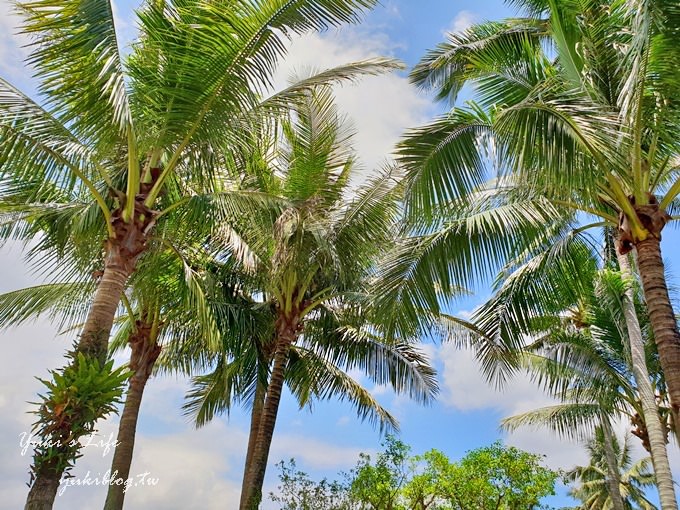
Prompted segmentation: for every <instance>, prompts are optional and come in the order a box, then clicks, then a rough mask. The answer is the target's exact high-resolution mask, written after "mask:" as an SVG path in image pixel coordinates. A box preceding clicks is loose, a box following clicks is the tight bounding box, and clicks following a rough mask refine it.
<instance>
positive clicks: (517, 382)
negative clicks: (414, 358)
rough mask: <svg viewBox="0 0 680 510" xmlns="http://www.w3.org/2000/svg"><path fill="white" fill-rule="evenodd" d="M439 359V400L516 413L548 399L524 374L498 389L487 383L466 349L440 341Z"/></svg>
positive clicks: (465, 408)
mask: <svg viewBox="0 0 680 510" xmlns="http://www.w3.org/2000/svg"><path fill="white" fill-rule="evenodd" d="M439 359H440V360H441V361H442V363H443V364H444V370H443V372H442V378H443V388H442V401H443V402H444V403H445V404H448V405H450V406H452V407H455V408H456V409H459V410H461V411H472V410H479V409H495V410H499V411H502V412H504V413H506V412H507V413H516V412H522V411H525V410H528V409H531V408H532V407H533V408H535V407H539V406H542V405H547V404H549V403H550V402H552V400H551V399H550V398H549V397H547V396H546V395H544V394H543V393H542V392H541V391H540V390H538V389H537V388H536V385H535V384H534V383H532V382H531V380H530V379H529V378H528V377H527V376H526V375H522V374H519V375H517V376H516V377H514V378H513V379H512V380H511V381H510V382H509V383H508V384H507V385H506V386H505V388H503V389H502V390H500V391H499V390H497V389H496V388H494V387H493V386H491V385H489V383H487V382H486V380H485V379H484V376H483V375H482V371H481V367H480V366H479V363H478V362H477V360H476V359H475V356H474V353H473V352H472V351H470V350H468V349H457V348H456V347H455V346H453V345H452V344H444V345H443V346H442V347H441V348H440V350H439Z"/></svg>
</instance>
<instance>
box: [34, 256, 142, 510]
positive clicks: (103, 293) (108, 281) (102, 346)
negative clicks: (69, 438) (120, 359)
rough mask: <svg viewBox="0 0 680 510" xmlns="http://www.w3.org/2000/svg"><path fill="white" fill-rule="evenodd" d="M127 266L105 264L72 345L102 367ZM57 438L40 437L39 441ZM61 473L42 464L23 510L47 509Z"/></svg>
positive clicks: (55, 468) (48, 464)
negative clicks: (77, 337) (78, 336)
mask: <svg viewBox="0 0 680 510" xmlns="http://www.w3.org/2000/svg"><path fill="white" fill-rule="evenodd" d="M127 267H129V265H128V264H118V263H107V265H106V267H105V269H104V274H103V276H102V279H101V282H100V283H99V285H98V286H97V290H96V291H95V295H94V299H93V301H92V306H91V308H90V312H89V313H88V316H87V319H86V321H85V325H84V326H83V330H82V334H81V336H80V342H78V344H77V346H76V353H78V352H81V353H83V354H84V355H85V356H86V357H91V358H95V359H97V360H99V361H100V363H102V364H103V362H104V361H105V360H106V351H107V345H108V340H109V334H110V333H111V327H112V326H113V319H114V317H115V315H116V309H117V308H118V303H119V301H120V296H121V295H122V294H123V290H124V289H125V284H126V283H127V279H128V277H129V275H130V272H129V271H128V270H127ZM74 363H75V360H74ZM58 439H59V438H48V437H45V438H41V440H42V441H50V440H58ZM34 464H35V456H34ZM63 474H64V468H63V467H61V468H60V467H59V466H58V465H57V463H56V462H47V463H43V465H42V466H41V468H40V469H39V471H38V472H37V473H36V475H35V480H34V481H33V484H32V485H31V489H30V491H29V492H28V497H27V498H26V505H25V507H24V508H25V510H49V509H51V508H52V506H53V505H54V498H55V497H56V494H57V489H58V487H59V482H60V480H61V477H62V475H63Z"/></svg>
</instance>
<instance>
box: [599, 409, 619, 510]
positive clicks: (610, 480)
mask: <svg viewBox="0 0 680 510" xmlns="http://www.w3.org/2000/svg"><path fill="white" fill-rule="evenodd" d="M601 427H602V435H603V436H604V437H603V439H604V455H605V459H606V460H607V485H608V486H609V497H610V499H611V501H612V510H625V507H624V505H623V497H621V474H620V472H619V462H618V460H617V457H616V452H615V451H614V436H613V434H612V426H611V423H610V421H609V418H608V417H606V416H603V417H602V421H601Z"/></svg>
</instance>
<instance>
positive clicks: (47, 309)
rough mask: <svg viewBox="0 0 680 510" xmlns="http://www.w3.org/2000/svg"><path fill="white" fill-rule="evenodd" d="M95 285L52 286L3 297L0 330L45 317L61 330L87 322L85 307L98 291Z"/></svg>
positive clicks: (91, 282) (83, 283)
mask: <svg viewBox="0 0 680 510" xmlns="http://www.w3.org/2000/svg"><path fill="white" fill-rule="evenodd" d="M94 288H95V283H94V282H93V281H90V282H71V283H48V284H44V285H37V286H35V287H27V288H24V289H19V290H14V291H10V292H6V293H4V294H0V327H2V328H8V327H12V326H19V325H21V324H23V323H25V322H27V321H32V320H35V319H38V318H40V317H42V316H45V317H46V318H47V319H48V320H50V321H53V322H55V323H56V324H57V325H58V326H59V328H64V327H70V326H73V325H75V324H80V323H82V321H83V318H84V316H85V313H86V311H87V310H84V309H83V306H82V304H83V303H84V302H87V301H88V300H89V299H90V297H91V295H92V293H93V292H94Z"/></svg>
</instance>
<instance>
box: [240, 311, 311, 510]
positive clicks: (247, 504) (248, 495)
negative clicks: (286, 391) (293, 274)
mask: <svg viewBox="0 0 680 510" xmlns="http://www.w3.org/2000/svg"><path fill="white" fill-rule="evenodd" d="M298 324H299V317H297V316H296V315H293V317H292V318H287V317H284V316H280V317H279V320H278V321H277V328H276V329H277V334H276V344H275V345H276V350H275V351H274V365H273V367H272V373H271V377H270V379H269V384H268V385H267V395H266V397H265V401H264V406H263V409H262V415H261V417H260V423H259V427H258V430H257V439H256V441H255V443H254V448H253V450H254V451H253V455H252V458H251V460H250V464H251V465H250V469H248V470H247V474H246V476H245V477H244V479H243V486H242V488H241V502H240V506H239V508H240V510H256V509H257V508H258V505H259V504H260V501H261V500H262V485H263V484H264V476H265V473H266V470H267V460H268V459H269V449H270V448H271V444H272V438H273V437H274V427H275V426H276V417H277V415H278V412H279V403H280V402H281V392H282V391H283V383H284V381H285V375H286V374H285V372H286V364H287V363H288V354H289V352H290V347H291V345H292V344H293V342H295V339H296V337H297V330H298ZM246 482H247V483H246Z"/></svg>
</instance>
